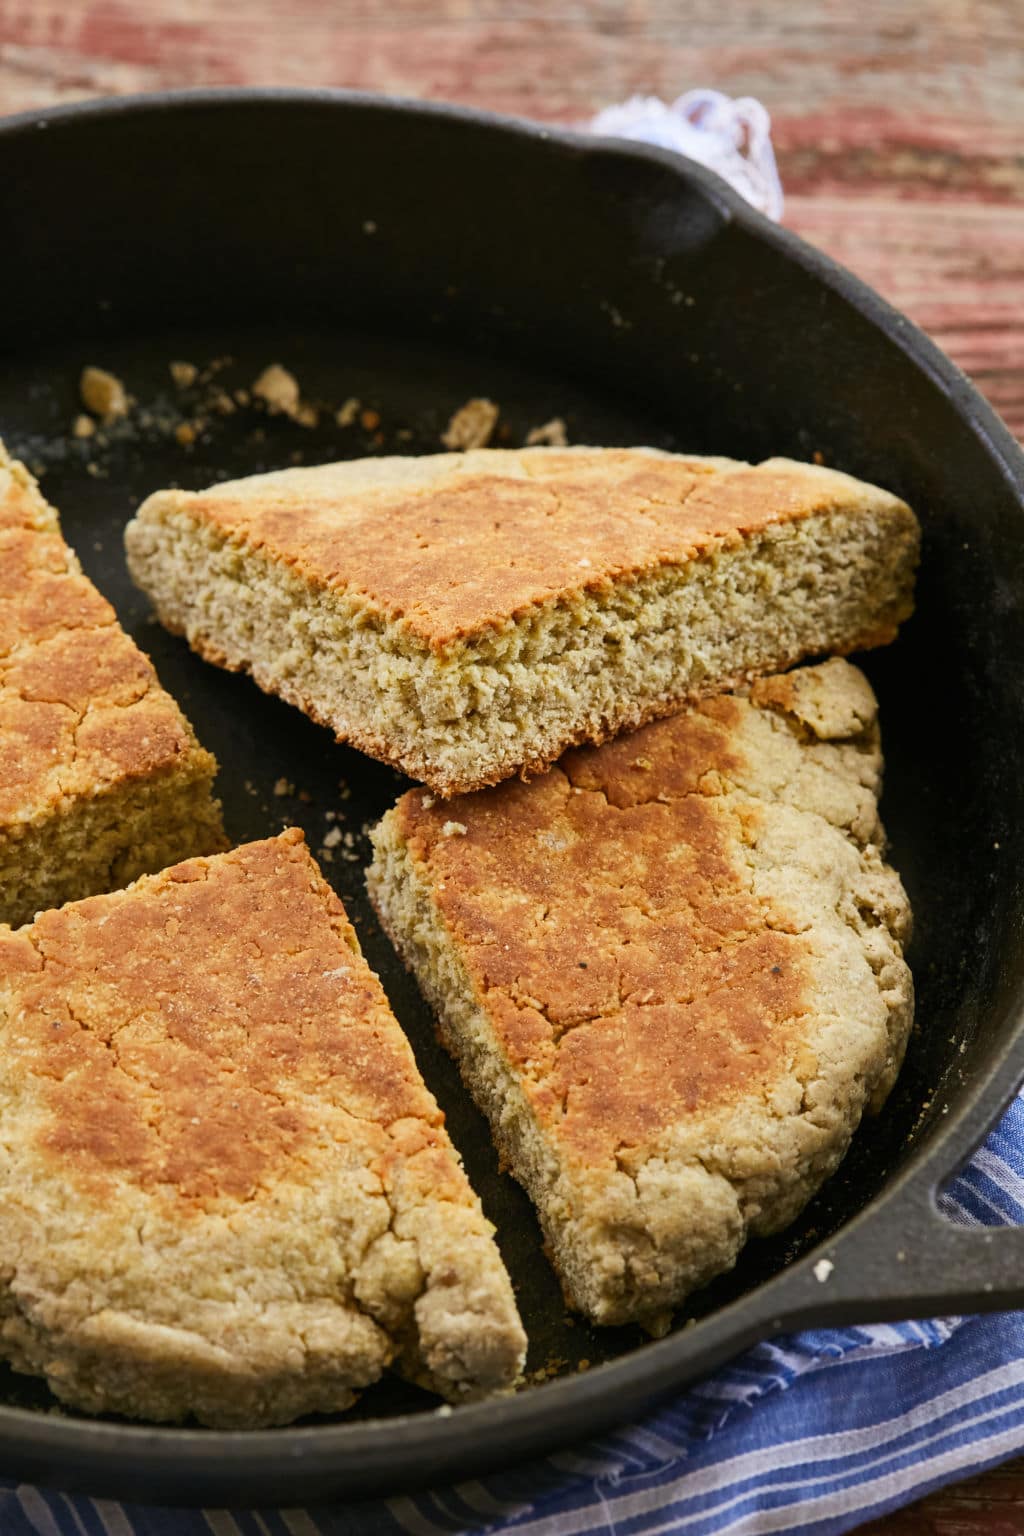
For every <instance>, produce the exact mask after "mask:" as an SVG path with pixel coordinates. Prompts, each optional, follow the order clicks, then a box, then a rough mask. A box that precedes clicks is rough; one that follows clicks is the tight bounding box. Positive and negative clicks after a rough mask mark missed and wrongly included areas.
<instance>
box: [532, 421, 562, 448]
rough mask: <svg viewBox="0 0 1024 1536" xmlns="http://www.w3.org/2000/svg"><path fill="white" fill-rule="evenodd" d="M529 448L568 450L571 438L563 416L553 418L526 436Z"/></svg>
mask: <svg viewBox="0 0 1024 1536" xmlns="http://www.w3.org/2000/svg"><path fill="white" fill-rule="evenodd" d="M526 446H527V448H568V446H569V437H568V434H567V432H566V430H565V422H564V421H563V420H562V418H561V416H552V418H551V420H550V421H546V422H545V423H544V425H543V426H541V427H534V428H533V430H532V431H531V432H527V434H526Z"/></svg>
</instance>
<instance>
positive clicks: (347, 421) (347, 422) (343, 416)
mask: <svg viewBox="0 0 1024 1536" xmlns="http://www.w3.org/2000/svg"><path fill="white" fill-rule="evenodd" d="M362 407H363V402H362V401H361V400H359V399H357V398H356V396H355V395H349V397H348V399H347V400H346V401H345V403H344V405H342V406H341V407H340V408H339V410H338V413H337V415H336V416H335V418H334V419H335V421H336V422H337V423H338V426H339V427H350V426H351V425H352V423H353V422H354V421H355V419H356V417H357V416H358V415H359V412H360V411H361V410H362Z"/></svg>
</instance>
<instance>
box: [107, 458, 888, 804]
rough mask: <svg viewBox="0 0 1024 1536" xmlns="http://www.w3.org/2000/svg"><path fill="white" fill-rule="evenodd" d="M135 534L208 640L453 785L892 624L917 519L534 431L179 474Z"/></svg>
mask: <svg viewBox="0 0 1024 1536" xmlns="http://www.w3.org/2000/svg"><path fill="white" fill-rule="evenodd" d="M126 543H127V550H128V563H129V567H130V569H131V572H132V575H133V577H134V579H135V580H136V582H137V583H138V584H139V586H140V587H141V588H142V589H143V590H144V591H145V592H147V593H148V594H149V596H150V597H151V598H152V600H153V603H154V605H155V607H156V610H157V613H158V615H159V617H160V619H161V620H162V622H163V623H164V624H166V625H167V627H168V628H169V629H171V630H174V631H175V632H177V633H181V634H184V635H186V636H187V637H188V641H189V644H190V645H192V646H193V648H194V649H195V650H197V651H198V652H199V653H200V655H202V656H205V657H206V658H207V659H208V660H209V661H213V662H216V663H218V664H219V665H221V666H225V667H229V668H232V669H242V670H245V671H247V672H250V673H251V674H252V676H253V677H254V678H255V680H256V682H257V683H258V684H259V685H260V687H261V688H263V689H265V690H266V691H267V692H268V693H276V694H279V695H280V696H281V697H282V698H284V699H288V700H289V701H290V702H291V703H293V704H297V705H298V706H299V708H301V709H303V710H305V711H306V713H307V714H309V715H311V716H312V717H313V718H314V719H316V720H320V721H321V722H323V724H325V725H327V726H329V727H330V728H331V729H332V730H333V731H334V732H335V733H336V735H337V736H338V737H339V739H343V740H347V741H350V742H352V743H353V745H355V746H357V747H359V748H361V749H362V750H363V751H364V752H368V753H370V755H371V756H373V757H379V758H382V759H384V760H385V761H387V762H390V763H393V764H395V765H396V766H397V767H400V768H402V769H404V771H405V772H406V773H408V774H410V775H411V776H412V777H413V778H417V779H422V780H423V781H424V782H425V783H427V784H428V785H429V786H430V787H431V789H433V790H435V791H436V792H438V793H440V794H443V795H448V794H451V793H453V792H456V791H461V790H468V789H475V788H478V787H480V786H481V785H485V784H493V783H497V782H498V781H500V780H501V779H504V778H507V777H509V776H510V775H511V774H513V773H515V772H516V771H517V770H536V769H539V768H541V767H543V766H544V765H546V764H547V763H550V762H552V761H553V760H554V759H555V758H557V757H558V756H559V755H560V754H561V752H562V751H564V750H565V748H566V747H568V746H571V745H573V744H574V743H576V742H581V741H601V740H604V739H606V738H607V737H609V736H611V735H614V734H615V732H616V731H618V730H620V729H622V728H623V727H629V726H636V725H639V724H641V723H642V722H644V721H645V720H649V719H652V718H654V717H655V716H658V715H665V714H671V713H672V712H673V711H674V710H675V709H677V708H678V707H679V705H680V704H681V703H682V702H684V701H685V700H687V699H689V698H692V697H696V696H699V695H703V694H709V693H714V692H717V691H719V690H720V689H722V688H726V687H731V686H734V685H736V684H738V683H740V682H742V681H743V680H745V679H748V678H750V677H752V676H754V675H756V674H759V673H763V672H774V671H781V670H783V669H784V668H786V667H788V666H791V665H792V664H793V663H794V662H797V661H800V660H802V659H804V658H806V657H809V656H814V655H820V654H823V653H825V652H841V653H846V652H849V651H853V650H856V649H858V648H860V647H864V646H871V645H879V644H882V643H884V642H885V641H888V640H891V639H892V638H893V636H894V634H895V633H896V628H897V626H898V625H899V624H900V623H901V622H902V621H903V620H904V619H905V618H906V617H907V616H908V614H909V613H910V611H911V604H912V589H913V579H914V570H915V566H916V563H917V549H918V529H917V523H916V521H915V518H914V516H913V514H912V512H911V511H910V510H909V508H908V507H907V506H905V505H904V503H903V502H902V501H899V500H898V499H897V498H896V497H895V496H891V495H889V494H888V492H886V491H882V490H878V489H877V488H876V487H875V486H871V485H866V484H864V483H863V482H861V481H859V480H854V479H851V478H850V476H848V475H843V474H837V473H834V472H833V471H831V470H827V469H820V468H817V467H815V466H814V465H807V464H797V463H794V462H793V461H792V460H789V459H769V460H768V461H767V462H765V463H763V464H758V465H756V466H751V465H749V464H741V463H738V462H735V461H733V460H729V459H708V458H703V459H702V458H696V457H683V456H680V455H671V454H665V453H658V452H655V451H653V450H651V449H621V448H575V449H566V450H557V449H551V448H534V449H516V450H512V449H509V450H490V449H481V450H474V451H471V452H468V453H465V454H450V453H449V454H438V455H434V456H431V457H426V458H420V459H397V458H392V459H366V460H360V461H357V462H353V463H346V464H328V465H324V466H322V467H321V468H318V469H293V470H284V471H282V472H280V473H277V474H269V475H257V476H254V477H253V478H251V479H247V480H236V481H231V482H228V483H225V484H223V485H217V486H214V487H212V488H211V489H210V490H207V491H201V492H199V493H195V494H193V493H188V492H185V491H159V492H157V493H156V494H155V495H153V496H151V497H150V498H149V499H148V501H146V502H145V504H144V505H143V506H142V508H141V509H140V511H139V513H138V515H137V517H136V518H135V519H134V521H133V522H131V523H129V525H128V529H127V534H126Z"/></svg>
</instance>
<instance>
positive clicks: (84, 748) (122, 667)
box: [0, 443, 227, 923]
mask: <svg viewBox="0 0 1024 1536" xmlns="http://www.w3.org/2000/svg"><path fill="white" fill-rule="evenodd" d="M216 771H217V763H216V761H215V759H214V758H213V756H212V755H211V754H210V753H209V752H206V751H204V750H203V748H202V747H201V746H200V745H199V744H198V742H197V741H196V738H195V736H194V734H193V732H192V728H191V726H190V725H189V723H188V721H187V720H186V719H185V717H184V715H183V714H182V712H181V710H180V709H179V708H178V706H177V704H176V703H175V702H174V700H173V699H172V698H171V696H170V694H168V693H166V692H165V691H164V689H163V688H161V686H160V684H159V682H158V680H157V676H156V673H155V672H154V671H153V667H152V665H151V664H150V661H149V659H148V657H146V656H144V655H143V654H142V652H141V651H140V650H139V649H138V647H137V646H136V645H135V644H134V643H133V642H132V641H131V640H130V639H129V638H128V636H127V635H126V634H125V632H124V630H123V629H122V628H121V626H120V625H119V624H118V622H117V617H116V615H115V613H114V610H113V608H111V606H110V604H109V603H108V602H107V600H106V599H105V598H104V597H101V596H100V594H99V592H97V590H96V588H95V587H94V586H93V584H92V582H91V581H89V580H88V579H87V578H86V577H85V576H83V574H82V571H81V567H80V566H79V564H78V561H77V559H76V558H75V555H74V552H73V551H72V550H70V549H69V548H68V546H67V545H66V544H65V542H64V540H63V538H62V537H61V532H60V524H59V522H58V519H57V514H56V512H55V511H54V510H53V508H52V507H51V506H49V505H48V503H47V502H46V501H45V500H44V498H43V496H42V495H41V493H40V491H39V487H38V486H37V485H36V482H35V481H34V480H33V478H32V476H31V475H30V474H29V472H28V471H27V470H26V469H25V468H24V466H23V465H21V464H19V463H17V461H16V460H14V459H11V458H10V457H9V456H8V454H7V453H6V452H5V451H4V447H3V444H2V443H0V921H2V922H9V923H21V922H27V921H28V920H29V919H30V918H31V917H32V915H33V913H35V912H37V911H39V910H41V909H42V908H45V907H54V906H59V905H60V903H61V902H65V901H73V900H75V899H76V898H78V897H81V896H89V895H91V894H92V893H93V892H95V891H102V890H109V889H110V888H111V887H112V886H117V885H126V884H127V883H128V882H129V881H130V880H134V879H135V877H136V876H137V875H140V874H142V873H144V872H145V871H149V870H157V869H162V868H163V867H164V865H166V864H171V863H173V862H174V861H175V860H176V859H183V858H187V857H189V856H191V855H192V854H198V853H213V852H216V851H217V850H218V849H221V848H225V847H227V840H226V838H225V836H224V831H223V828H222V826H221V819H220V805H219V804H218V802H217V801H216V800H214V799H213V798H212V794H211V785H212V783H213V777H214V774H215V773H216Z"/></svg>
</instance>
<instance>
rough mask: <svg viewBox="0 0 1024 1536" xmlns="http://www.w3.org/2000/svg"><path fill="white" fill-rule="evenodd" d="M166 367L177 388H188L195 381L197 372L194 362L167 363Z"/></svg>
mask: <svg viewBox="0 0 1024 1536" xmlns="http://www.w3.org/2000/svg"><path fill="white" fill-rule="evenodd" d="M168 367H169V368H170V372H171V378H172V379H173V381H174V383H175V385H176V386H177V388H178V389H189V388H190V387H191V386H192V385H193V384H194V383H195V381H196V378H197V376H198V373H199V369H198V368H197V367H196V365H195V363H182V362H177V363H169V364H168Z"/></svg>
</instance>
